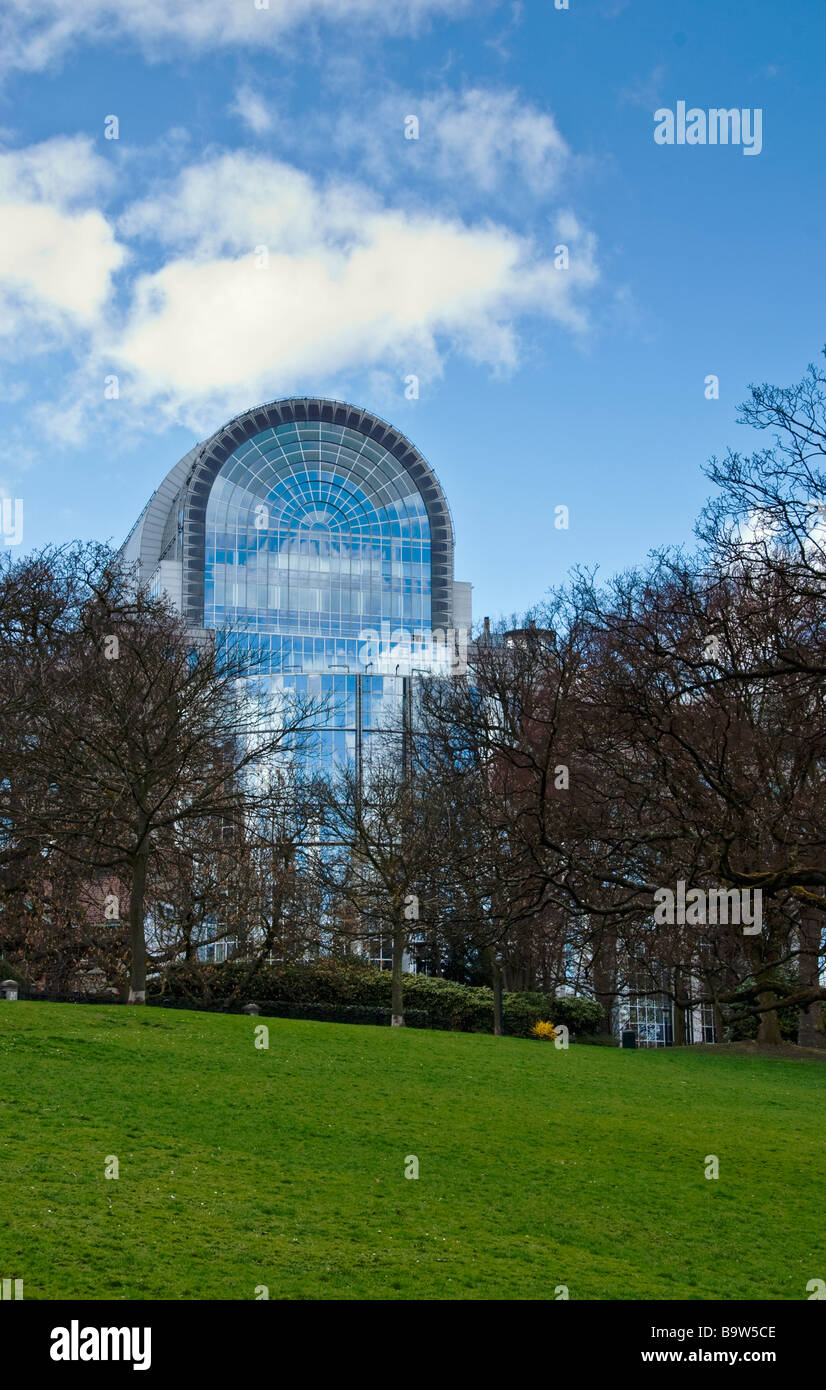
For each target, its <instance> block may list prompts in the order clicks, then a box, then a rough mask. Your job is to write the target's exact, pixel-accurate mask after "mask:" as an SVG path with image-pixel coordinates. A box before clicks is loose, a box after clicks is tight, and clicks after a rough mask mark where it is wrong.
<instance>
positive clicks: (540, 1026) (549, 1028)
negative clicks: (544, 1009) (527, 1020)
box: [531, 1018, 556, 1042]
mask: <svg viewBox="0 0 826 1390" xmlns="http://www.w3.org/2000/svg"><path fill="white" fill-rule="evenodd" d="M531 1034H532V1035H533V1037H535V1038H542V1039H544V1040H546V1041H547V1042H553V1040H554V1038H555V1037H556V1024H555V1023H547V1022H546V1021H545V1019H543V1018H540V1019H539V1021H538V1022H537V1023H535V1024H534V1025H533V1028H532V1029H531Z"/></svg>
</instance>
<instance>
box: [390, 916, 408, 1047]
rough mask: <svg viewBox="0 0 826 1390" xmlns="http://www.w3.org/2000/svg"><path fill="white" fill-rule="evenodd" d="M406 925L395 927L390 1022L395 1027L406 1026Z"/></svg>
mask: <svg viewBox="0 0 826 1390" xmlns="http://www.w3.org/2000/svg"><path fill="white" fill-rule="evenodd" d="M404 943H405V930H404V927H399V926H396V927H394V928H393V981H392V990H391V1003H390V1014H391V1018H390V1023H391V1025H392V1027H393V1028H403V1027H404V998H403V993H402V959H403V957H404Z"/></svg>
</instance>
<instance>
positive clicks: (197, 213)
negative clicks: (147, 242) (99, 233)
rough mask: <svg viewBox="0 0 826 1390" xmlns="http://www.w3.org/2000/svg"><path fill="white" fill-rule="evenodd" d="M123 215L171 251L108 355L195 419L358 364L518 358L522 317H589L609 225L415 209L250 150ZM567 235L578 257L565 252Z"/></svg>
mask: <svg viewBox="0 0 826 1390" xmlns="http://www.w3.org/2000/svg"><path fill="white" fill-rule="evenodd" d="M120 226H121V232H122V233H123V234H124V235H129V236H140V237H143V238H147V237H151V238H153V239H156V240H158V241H159V242H161V243H163V244H164V246H166V247H167V248H168V256H167V260H166V262H165V264H164V265H163V266H162V267H161V268H160V269H157V270H154V271H152V272H150V273H146V274H143V275H142V276H141V277H140V278H139V279H138V281H137V283H136V286H135V294H134V301H133V306H132V310H131V313H130V314H129V316H128V320H127V322H126V324H125V326H124V327H123V329H122V330H118V331H117V332H116V333H113V334H112V335H111V337H110V338H109V340H108V342H107V344H106V347H107V350H108V353H109V355H110V357H111V359H112V360H113V361H114V362H115V363H116V366H117V369H118V370H120V371H122V372H123V373H124V374H125V375H126V376H127V377H128V378H129V379H130V381H131V387H130V393H131V395H132V398H133V399H136V400H140V401H143V402H149V401H152V402H154V404H155V408H157V409H160V410H162V411H164V412H165V413H167V414H168V415H169V416H170V417H171V418H177V419H184V420H186V421H187V422H192V421H193V420H194V419H195V418H196V415H193V412H197V411H198V410H199V409H201V408H202V407H203V406H204V404H205V403H209V409H211V410H212V409H214V410H215V411H218V410H219V409H223V408H232V407H238V405H239V403H240V404H241V405H243V404H248V403H249V402H251V401H252V400H255V399H260V398H262V397H264V396H269V397H271V396H273V395H275V394H278V393H279V392H282V391H287V390H289V389H293V388H294V387H295V386H296V384H297V383H299V382H302V381H303V382H314V383H322V382H326V381H330V380H331V379H334V378H336V377H337V376H340V375H341V374H342V373H353V372H370V371H375V370H387V369H389V368H390V367H391V366H392V367H393V368H394V369H396V370H397V371H398V372H399V373H401V374H404V373H406V372H416V373H417V374H420V375H422V376H425V377H426V376H427V375H429V374H435V373H438V372H439V371H440V370H441V365H442V361H443V359H444V356H445V355H446V354H448V353H449V352H450V351H458V352H462V353H464V354H466V355H468V356H470V357H471V358H473V359H474V360H475V361H478V362H481V363H485V364H487V365H488V366H491V367H493V368H494V369H500V370H509V369H512V368H513V367H514V366H515V365H516V364H517V362H518V358H519V338H518V331H517V325H518V321H519V319H520V318H522V317H523V316H525V315H528V314H532V315H534V314H535V315H540V316H542V317H544V318H547V319H550V320H553V321H556V322H557V323H559V324H562V325H564V326H565V327H566V328H568V329H571V330H574V331H578V330H581V329H583V328H585V326H586V324H587V319H586V316H585V312H584V310H583V308H582V303H581V300H582V294H583V292H584V291H586V290H588V289H589V288H590V287H591V286H592V285H593V283H594V282H595V280H596V278H597V270H596V264H595V244H594V239H593V237H591V236H590V235H588V234H586V233H584V232H583V231H582V229H581V228H580V226H579V224H578V223H577V222H576V220H575V219H574V218H573V217H572V216H571V215H570V214H565V215H564V216H563V217H562V219H561V220H559V221H558V222H557V225H556V227H555V236H554V238H552V239H551V241H550V242H549V245H548V246H547V247H542V248H540V247H538V246H537V245H535V244H534V243H533V242H532V241H531V240H530V239H529V238H526V237H523V236H519V235H517V234H515V233H514V232H512V231H510V230H509V229H507V228H506V227H503V226H501V225H496V224H491V223H484V224H476V225H471V224H468V223H466V222H463V221H461V220H459V219H457V218H449V217H446V216H443V215H439V214H438V213H428V214H421V213H419V214H412V213H410V212H408V211H404V210H401V209H399V208H396V207H392V206H387V205H386V204H384V203H382V202H381V200H379V199H378V197H377V196H376V195H375V193H373V192H371V191H369V190H367V189H365V188H363V187H361V186H358V185H354V184H343V183H338V184H331V185H327V186H324V185H321V184H319V183H317V182H315V181H314V180H312V179H311V178H309V177H308V176H307V175H306V174H304V173H302V172H300V171H298V170H296V169H294V168H292V167H290V166H288V165H285V164H280V163H277V162H274V161H272V160H268V159H265V158H260V157H253V156H251V155H249V154H231V155H225V156H222V157H221V158H219V159H216V160H214V161H211V162H208V163H206V164H204V165H201V166H199V167H197V168H194V169H189V170H187V171H186V172H185V173H184V174H183V175H182V176H181V177H180V178H179V179H178V180H177V181H176V182H175V184H174V185H173V186H172V187H170V188H169V189H168V190H167V191H165V192H164V193H161V194H159V195H157V196H155V197H153V198H151V199H146V200H144V201H142V202H140V203H138V204H136V205H135V206H134V207H133V208H131V209H130V210H129V211H128V212H127V214H126V215H125V216H124V218H123V219H122V221H121V224H120ZM560 236H564V238H565V240H566V241H567V242H568V243H569V244H570V247H571V264H570V268H569V269H568V270H566V271H563V270H557V269H556V268H555V266H554V263H553V241H554V240H556V239H558V238H559V237H560ZM256 247H266V249H267V257H268V264H267V266H266V268H260V267H259V265H258V264H257V262H260V261H261V260H263V259H264V258H263V256H262V255H261V253H260V252H259V254H258V255H257V256H256V253H255V248H256ZM197 418H200V417H197ZM194 427H197V426H194Z"/></svg>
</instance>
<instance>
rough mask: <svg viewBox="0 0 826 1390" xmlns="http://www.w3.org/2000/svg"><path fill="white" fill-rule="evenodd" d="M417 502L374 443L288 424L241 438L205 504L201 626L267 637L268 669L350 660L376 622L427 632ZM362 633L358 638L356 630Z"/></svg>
mask: <svg viewBox="0 0 826 1390" xmlns="http://www.w3.org/2000/svg"><path fill="white" fill-rule="evenodd" d="M430 616H431V610H430V527H429V524H428V519H427V512H426V509H425V505H424V502H423V500H422V497H421V495H420V494H419V492H418V490H417V489H416V487H415V486H414V484H413V483H412V481H411V479H410V477H409V475H408V474H407V472H406V471H405V469H404V468H403V467H402V466H401V464H400V463H399V462H398V461H397V460H396V459H395V458H394V457H393V456H392V455H391V454H390V453H389V452H388V451H387V449H385V448H383V447H382V446H381V445H380V444H377V443H375V442H374V441H373V440H371V439H369V438H366V437H365V436H364V435H362V434H359V433H358V432H357V431H355V430H352V429H348V428H346V427H345V426H342V425H335V424H326V423H323V422H320V421H309V420H308V421H300V422H298V421H293V422H291V423H289V424H282V425H279V426H277V427H276V428H274V429H267V430H263V431H262V432H261V433H259V434H256V435H254V436H253V437H252V438H251V439H248V440H246V441H245V442H244V443H243V444H242V445H240V447H239V448H237V449H236V450H235V451H234V453H232V454H231V455H230V457H229V458H228V459H227V461H226V463H224V464H223V466H222V468H221V470H220V472H219V474H218V476H217V477H216V479H215V481H214V482H213V484H212V489H211V492H210V496H209V502H208V504H207V510H206V527H205V555H204V624H205V626H207V627H223V626H224V625H225V624H228V625H230V626H232V627H240V628H242V629H245V630H247V631H250V632H256V633H259V634H261V635H262V636H263V634H267V635H268V636H269V637H271V638H272V639H275V640H273V641H271V643H270V648H271V651H272V668H271V669H272V670H274V671H275V670H279V669H281V670H283V669H284V668H285V667H291V666H294V665H295V664H297V663H300V664H301V665H302V666H303V667H304V669H305V670H309V669H311V668H312V669H317V670H324V669H326V668H327V667H328V666H329V665H331V664H334V663H338V664H342V665H348V664H350V665H353V666H354V667H355V665H356V663H357V662H358V660H359V652H358V646H359V643H358V639H359V636H360V635H361V634H363V633H364V632H365V630H367V629H380V628H381V625H382V623H389V624H390V627H391V629H392V628H402V629H405V630H406V631H408V632H413V631H428V630H429V629H430ZM362 640H363V638H362Z"/></svg>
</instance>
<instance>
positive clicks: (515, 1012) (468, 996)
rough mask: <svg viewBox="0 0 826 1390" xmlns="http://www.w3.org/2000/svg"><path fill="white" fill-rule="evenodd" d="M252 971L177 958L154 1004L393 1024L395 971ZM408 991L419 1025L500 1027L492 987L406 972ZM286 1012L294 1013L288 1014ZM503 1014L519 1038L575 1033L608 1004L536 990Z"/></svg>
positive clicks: (597, 1021) (594, 1027) (153, 993)
mask: <svg viewBox="0 0 826 1390" xmlns="http://www.w3.org/2000/svg"><path fill="white" fill-rule="evenodd" d="M248 973H249V967H248V966H247V965H245V964H244V963H243V962H239V961H227V962H226V963H224V964H222V965H210V964H202V963H200V962H187V963H178V964H175V965H173V966H170V968H169V969H168V970H167V972H166V974H165V976H164V977H163V978H162V979H160V980H157V981H153V982H152V983H151V984H150V1002H152V1003H160V1004H165V1005H171V1006H176V1005H177V1006H178V1007H187V1008H216V1007H217V1008H219V1009H220V1008H223V1009H227V1010H229V1011H231V1012H234V1013H236V1012H238V1011H239V1010H240V1009H241V1008H242V1007H243V1005H244V1004H248V1003H255V1004H258V1006H259V1008H260V1009H261V1011H262V1013H264V1012H270V1013H272V1014H273V1015H274V1016H278V1017H283V1018H299V1017H301V1018H322V1017H324V1019H325V1020H326V1021H330V1022H334V1021H341V1022H360V1023H367V1022H375V1023H384V1022H386V1021H389V1017H390V990H391V979H390V972H389V971H383V970H377V969H375V967H373V966H368V965H363V964H361V963H360V962H356V961H352V960H348V959H341V958H337V957H326V958H324V959H323V960H319V961H312V962H301V963H298V964H288V965H271V966H267V967H265V968H264V969H262V970H260V971H259V972H258V973H257V974H256V975H255V977H254V978H253V979H252V980H251V981H250V983H249V984H246V985H245V983H244V981H245V980H246V978H247V975H248ZM403 992H404V1011H405V1021H406V1022H407V1023H408V1024H409V1025H410V1026H412V1027H422V1028H443V1029H453V1030H456V1031H461V1032H468V1033H491V1032H492V1031H493V992H492V990H490V989H488V988H485V987H483V986H473V985H463V984H459V983H457V982H456V981H454V980H443V979H441V978H439V977H437V976H431V975H407V974H406V975H405V977H404V983H403ZM265 1006H266V1007H265ZM286 1009H290V1010H291V1012H289V1013H287V1012H284V1010H286ZM502 1013H503V1021H504V1029H505V1032H506V1033H508V1034H509V1035H510V1036H512V1037H523V1038H524V1037H528V1036H530V1032H531V1029H532V1028H533V1025H534V1024H535V1023H536V1022H537V1021H538V1020H539V1019H547V1020H549V1021H550V1022H553V1023H556V1024H563V1025H564V1026H565V1027H567V1028H568V1029H569V1030H570V1031H571V1032H572V1033H574V1034H581V1033H596V1032H599V1030H600V1029H601V1028H602V1027H603V1026H604V1025H603V1014H602V1009H601V1008H600V1006H599V1004H597V1003H595V1002H594V1000H592V999H582V998H578V997H571V996H566V997H564V998H560V999H553V998H551V997H550V996H548V995H545V994H541V993H538V992H536V991H524V992H521V993H506V994H504V996H503V1000H502ZM333 1015H335V1017H333ZM368 1015H369V1016H368Z"/></svg>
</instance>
